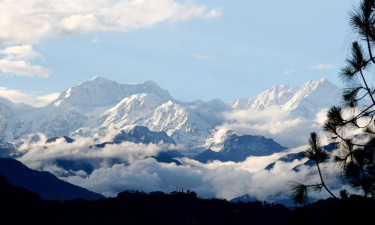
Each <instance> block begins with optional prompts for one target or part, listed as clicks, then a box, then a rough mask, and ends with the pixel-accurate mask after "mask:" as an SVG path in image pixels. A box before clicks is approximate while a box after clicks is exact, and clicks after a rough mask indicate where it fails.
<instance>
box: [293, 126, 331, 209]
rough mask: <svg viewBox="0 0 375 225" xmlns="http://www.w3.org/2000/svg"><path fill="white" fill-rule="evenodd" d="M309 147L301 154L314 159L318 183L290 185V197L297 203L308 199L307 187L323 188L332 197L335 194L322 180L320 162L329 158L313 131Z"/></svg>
mask: <svg viewBox="0 0 375 225" xmlns="http://www.w3.org/2000/svg"><path fill="white" fill-rule="evenodd" d="M309 144H310V146H309V148H308V149H307V150H306V151H304V152H303V156H304V157H306V158H308V159H310V160H312V161H314V162H315V165H316V167H317V169H318V172H319V178H320V183H318V184H311V185H305V184H301V183H295V184H293V185H292V187H291V189H292V191H293V195H292V199H293V201H294V202H295V203H297V204H306V202H307V200H308V190H307V189H308V188H311V189H313V190H314V191H321V189H322V188H324V189H325V190H326V191H327V192H328V193H329V194H330V195H331V196H332V197H333V198H336V196H335V195H334V194H333V193H332V192H331V190H330V189H329V188H328V187H327V185H326V183H325V182H324V179H323V175H322V171H321V169H320V166H319V165H320V164H321V163H324V162H326V161H327V160H328V159H329V156H328V154H327V152H326V151H325V150H324V149H323V148H322V146H321V144H320V141H319V138H318V136H317V134H316V133H315V132H313V133H311V134H310V139H309Z"/></svg>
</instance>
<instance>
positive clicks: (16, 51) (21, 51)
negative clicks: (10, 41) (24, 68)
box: [0, 45, 40, 59]
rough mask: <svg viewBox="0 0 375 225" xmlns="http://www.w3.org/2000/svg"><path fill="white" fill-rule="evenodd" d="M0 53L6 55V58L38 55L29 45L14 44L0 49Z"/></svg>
mask: <svg viewBox="0 0 375 225" xmlns="http://www.w3.org/2000/svg"><path fill="white" fill-rule="evenodd" d="M0 54H2V55H6V56H7V58H8V59H33V58H36V57H40V54H39V53H38V52H36V51H34V49H33V47H32V46H31V45H16V46H11V47H7V48H5V49H2V50H0Z"/></svg>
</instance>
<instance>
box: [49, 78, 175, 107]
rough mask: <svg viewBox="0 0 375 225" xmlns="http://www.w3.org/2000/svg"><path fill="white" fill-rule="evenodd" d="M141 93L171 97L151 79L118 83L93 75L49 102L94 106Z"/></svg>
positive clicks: (118, 100) (168, 98)
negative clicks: (131, 82)
mask: <svg viewBox="0 0 375 225" xmlns="http://www.w3.org/2000/svg"><path fill="white" fill-rule="evenodd" d="M142 93H147V94H152V95H156V96H159V97H160V98H162V99H164V100H170V99H172V97H171V96H170V94H169V92H168V91H166V90H163V89H162V88H160V87H159V86H158V85H157V84H156V83H155V82H153V81H146V82H143V83H136V84H120V83H117V82H115V81H111V80H109V79H106V78H103V77H99V76H95V77H94V78H92V79H90V80H88V81H85V82H82V83H81V84H79V85H78V86H75V87H70V88H68V89H67V90H65V91H63V92H62V93H61V94H60V96H59V97H58V98H57V99H56V100H55V101H54V102H52V103H51V104H54V105H61V104H62V102H65V104H67V105H69V106H75V107H77V106H78V107H82V106H83V107H84V108H87V107H88V108H93V107H94V108H95V107H102V106H110V105H115V104H117V103H118V102H120V101H121V100H122V99H124V98H126V97H129V96H131V95H134V94H142Z"/></svg>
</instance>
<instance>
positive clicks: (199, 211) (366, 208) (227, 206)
mask: <svg viewBox="0 0 375 225" xmlns="http://www.w3.org/2000/svg"><path fill="white" fill-rule="evenodd" d="M0 199H1V201H0V208H1V211H0V212H1V213H0V215H1V216H0V224H57V225H59V224H69V225H71V224H90V225H95V224H137V225H138V224H163V225H169V224H208V225H211V224H212V225H213V224H230V225H232V224H234V225H236V224H298V225H299V224H330V225H332V224H340V225H342V224H374V223H375V201H374V200H364V199H362V198H360V197H353V198H350V199H346V200H333V199H328V200H324V201H318V202H317V203H315V204H312V205H309V206H306V207H303V208H297V209H294V210H292V209H288V208H286V207H284V206H283V205H274V204H267V203H262V202H252V203H243V202H238V203H231V202H228V201H225V200H221V199H200V198H198V197H197V196H196V194H195V193H194V192H190V191H187V192H172V193H171V194H165V193H161V192H152V193H148V194H146V193H143V192H137V191H125V192H122V193H120V194H119V195H118V196H117V197H116V198H107V199H100V200H91V201H88V200H82V199H81V200H71V201H48V200H42V199H41V198H39V197H38V196H37V195H36V194H34V193H32V192H30V191H28V190H26V189H23V188H18V187H14V186H13V185H11V184H9V183H8V182H7V181H6V180H5V178H4V177H2V176H0ZM365 222H366V223H365Z"/></svg>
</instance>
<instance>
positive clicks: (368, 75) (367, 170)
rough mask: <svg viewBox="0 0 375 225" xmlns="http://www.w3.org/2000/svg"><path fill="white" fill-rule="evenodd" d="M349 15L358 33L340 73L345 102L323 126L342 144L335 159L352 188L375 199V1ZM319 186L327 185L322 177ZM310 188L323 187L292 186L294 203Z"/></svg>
mask: <svg viewBox="0 0 375 225" xmlns="http://www.w3.org/2000/svg"><path fill="white" fill-rule="evenodd" d="M350 17H351V19H350V25H351V27H352V28H353V30H354V32H355V33H356V34H357V35H358V36H357V40H356V41H354V42H353V43H352V45H351V55H350V56H349V57H348V58H347V60H346V66H345V67H344V68H342V70H341V73H340V78H341V79H342V81H343V83H344V92H343V96H342V97H343V103H342V105H341V106H335V107H332V108H331V109H330V110H329V111H328V113H327V120H326V121H325V123H324V126H323V129H324V131H326V132H327V133H328V134H329V135H330V138H331V141H332V142H339V143H340V147H339V150H338V154H337V155H335V156H334V161H335V162H336V163H337V165H338V166H339V167H340V168H341V169H342V171H343V174H344V175H345V178H346V180H347V182H348V183H349V184H350V185H351V186H352V187H353V190H354V191H356V192H357V193H362V194H363V196H365V197H372V198H375V164H374V149H375V96H374V95H375V89H374V87H373V81H374V74H373V73H374V70H373V69H374V68H373V67H374V65H375V58H374V56H375V55H374V52H373V51H374V47H375V0H362V1H361V2H360V5H359V7H358V8H355V9H354V10H353V11H352V12H351V14H350ZM370 81H371V82H370ZM311 138H312V137H311ZM310 140H311V139H310ZM311 145H312V143H311V141H310V149H309V150H307V151H306V152H305V156H306V157H308V158H310V159H312V157H313V155H314V154H312V155H311V154H310V153H311ZM309 152H310V153H309ZM323 158H324V157H323ZM314 161H315V160H314ZM315 162H316V163H317V166H318V168H319V163H318V162H317V161H315ZM322 162H323V161H322ZM320 163H321V162H320ZM319 175H320V176H321V173H319ZM320 185H321V186H322V187H325V188H326V186H325V184H324V182H323V180H322V184H320ZM308 187H312V188H315V190H319V187H320V186H319V185H317V186H316V185H315V186H314V185H310V186H308V185H303V184H296V185H294V186H293V187H292V190H293V197H292V198H293V200H294V201H295V203H304V202H306V201H307V194H308V192H307V188H308ZM326 189H327V191H329V189H328V188H326ZM345 193H346V192H345ZM330 194H331V196H334V195H333V194H332V193H330Z"/></svg>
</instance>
